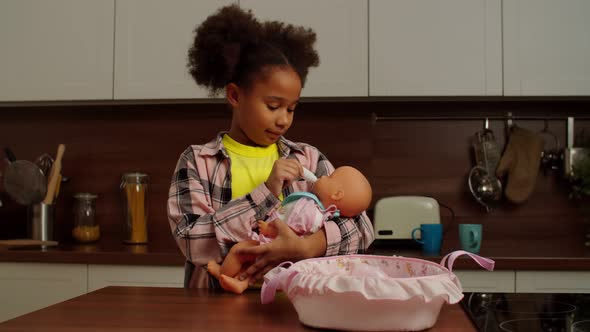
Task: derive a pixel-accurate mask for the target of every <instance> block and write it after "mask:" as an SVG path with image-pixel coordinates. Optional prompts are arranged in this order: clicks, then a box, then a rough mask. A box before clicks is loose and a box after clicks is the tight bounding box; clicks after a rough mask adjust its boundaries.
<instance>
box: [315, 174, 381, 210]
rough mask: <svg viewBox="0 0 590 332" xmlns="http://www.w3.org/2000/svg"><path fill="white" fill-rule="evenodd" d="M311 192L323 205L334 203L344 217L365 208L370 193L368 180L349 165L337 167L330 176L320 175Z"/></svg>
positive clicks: (368, 201) (368, 202)
mask: <svg viewBox="0 0 590 332" xmlns="http://www.w3.org/2000/svg"><path fill="white" fill-rule="evenodd" d="M312 192H313V193H314V194H315V195H316V196H317V197H318V198H319V199H320V201H321V202H322V204H323V205H324V207H326V208H327V207H328V206H330V205H332V204H333V205H336V207H337V208H338V209H339V210H340V214H341V215H342V216H346V217H353V216H356V215H358V214H359V213H361V212H362V211H364V210H366V209H367V208H368V207H369V204H370V202H371V195H372V191H371V185H370V184H369V181H367V179H366V178H365V176H364V175H363V174H362V173H361V172H359V171H358V170H356V169H354V168H352V167H349V166H343V167H338V168H337V169H336V170H335V171H334V173H332V174H331V175H330V176H322V177H320V178H319V179H318V180H317V181H316V182H315V184H314V187H313V188H312Z"/></svg>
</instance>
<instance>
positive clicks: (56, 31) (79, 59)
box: [0, 0, 115, 101]
mask: <svg viewBox="0 0 590 332" xmlns="http://www.w3.org/2000/svg"><path fill="white" fill-rule="evenodd" d="M114 9H115V0H52V1H44V0H3V1H0V45H2V46H1V51H0V54H1V58H0V101H41V100H88V99H112V98H113V29H114Z"/></svg>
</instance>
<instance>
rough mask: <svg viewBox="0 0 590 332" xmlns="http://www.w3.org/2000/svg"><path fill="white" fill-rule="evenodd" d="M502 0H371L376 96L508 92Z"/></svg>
mask: <svg viewBox="0 0 590 332" xmlns="http://www.w3.org/2000/svg"><path fill="white" fill-rule="evenodd" d="M501 22H502V19H501V2H500V0H446V1H438V0H395V1H390V0H369V94H370V96H499V95H502V39H501V29H502V28H501V26H502V25H501Z"/></svg>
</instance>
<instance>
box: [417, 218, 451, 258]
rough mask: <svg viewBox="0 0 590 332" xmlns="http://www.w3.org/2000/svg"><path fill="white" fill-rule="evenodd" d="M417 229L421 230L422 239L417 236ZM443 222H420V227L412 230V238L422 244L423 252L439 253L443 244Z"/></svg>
mask: <svg viewBox="0 0 590 332" xmlns="http://www.w3.org/2000/svg"><path fill="white" fill-rule="evenodd" d="M416 231H420V233H421V234H422V235H421V240H418V239H417V238H416V237H415V234H416ZM442 231H443V229H442V225H441V224H420V227H419V228H414V229H413V230H412V239H413V240H414V241H416V242H418V243H420V244H421V245H422V252H423V253H425V254H438V253H439V252H440V247H441V244H442Z"/></svg>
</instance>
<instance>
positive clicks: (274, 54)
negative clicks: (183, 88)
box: [188, 5, 319, 95]
mask: <svg viewBox="0 0 590 332" xmlns="http://www.w3.org/2000/svg"><path fill="white" fill-rule="evenodd" d="M315 41H316V34H315V32H313V30H311V29H309V28H304V27H296V26H293V25H290V24H285V23H282V22H277V21H269V22H262V23H261V22H259V21H258V20H257V19H256V18H255V17H254V15H252V12H251V11H244V10H242V9H241V8H240V7H239V6H237V5H230V6H226V7H222V8H221V9H219V10H218V11H217V12H216V13H215V14H213V15H211V16H209V17H208V18H207V19H206V20H205V21H204V22H203V23H202V24H201V25H199V26H198V27H197V28H196V29H195V38H194V42H193V45H192V46H191V48H190V49H189V51H188V69H189V72H190V74H191V76H192V77H193V78H194V80H195V82H197V84H198V85H202V86H205V87H206V88H208V89H209V92H210V93H211V95H216V94H217V93H218V92H220V91H222V90H223V89H224V88H225V86H226V85H227V84H228V83H235V84H237V85H238V86H240V87H243V88H245V89H248V88H250V87H251V86H252V84H253V83H254V82H255V80H256V79H259V78H261V75H265V73H266V72H265V69H267V68H268V66H290V67H291V68H292V69H293V70H294V71H295V72H296V73H297V74H298V75H299V78H300V79H301V85H302V86H303V85H304V84H305V79H306V77H307V72H308V70H309V67H317V66H318V65H319V57H318V54H317V52H316V51H315V50H314V48H313V46H314V43H315Z"/></svg>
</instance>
